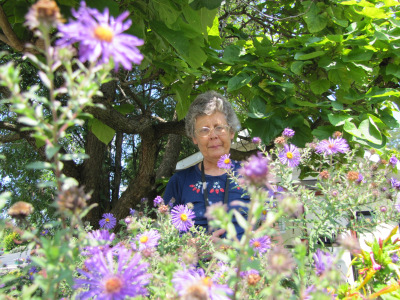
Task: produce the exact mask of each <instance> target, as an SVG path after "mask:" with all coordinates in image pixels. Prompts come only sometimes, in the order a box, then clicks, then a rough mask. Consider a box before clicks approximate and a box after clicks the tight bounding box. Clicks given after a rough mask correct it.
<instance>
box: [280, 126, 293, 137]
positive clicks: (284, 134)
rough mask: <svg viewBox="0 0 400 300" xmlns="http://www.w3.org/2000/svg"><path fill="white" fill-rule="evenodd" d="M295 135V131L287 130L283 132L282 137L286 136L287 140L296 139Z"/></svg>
mask: <svg viewBox="0 0 400 300" xmlns="http://www.w3.org/2000/svg"><path fill="white" fill-rule="evenodd" d="M294 134H295V131H294V130H293V129H290V128H285V129H284V130H283V132H282V136H284V137H285V138H291V137H294Z"/></svg>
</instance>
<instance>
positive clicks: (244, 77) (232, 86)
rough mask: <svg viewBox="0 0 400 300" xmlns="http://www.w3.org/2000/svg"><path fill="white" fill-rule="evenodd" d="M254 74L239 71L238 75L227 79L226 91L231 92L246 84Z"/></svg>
mask: <svg viewBox="0 0 400 300" xmlns="http://www.w3.org/2000/svg"><path fill="white" fill-rule="evenodd" d="M255 76H256V75H255V74H253V75H249V74H247V73H244V72H242V73H239V74H238V75H236V76H235V77H233V78H231V79H229V81H228V92H232V91H236V90H238V89H240V88H242V87H244V86H246V85H247V84H249V83H250V81H251V80H253V78H254V77H255Z"/></svg>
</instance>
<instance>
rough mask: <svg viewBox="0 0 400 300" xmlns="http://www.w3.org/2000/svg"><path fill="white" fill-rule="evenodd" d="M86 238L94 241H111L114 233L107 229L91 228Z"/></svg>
mask: <svg viewBox="0 0 400 300" xmlns="http://www.w3.org/2000/svg"><path fill="white" fill-rule="evenodd" d="M87 236H88V238H89V239H92V240H96V241H107V242H112V241H113V240H114V238H115V234H114V233H110V232H109V231H108V230H104V229H103V230H93V231H91V232H89V233H88V235H87Z"/></svg>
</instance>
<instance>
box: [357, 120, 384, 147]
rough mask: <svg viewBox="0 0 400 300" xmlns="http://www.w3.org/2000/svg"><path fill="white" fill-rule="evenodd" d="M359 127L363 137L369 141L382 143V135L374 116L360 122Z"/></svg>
mask: <svg viewBox="0 0 400 300" xmlns="http://www.w3.org/2000/svg"><path fill="white" fill-rule="evenodd" d="M358 129H359V131H360V132H361V134H362V137H363V138H364V139H366V140H367V141H369V142H371V143H374V144H380V143H382V135H381V133H380V131H379V129H378V127H377V126H376V124H375V123H374V121H373V120H372V118H370V117H369V118H368V119H365V120H363V121H362V122H361V123H360V126H358Z"/></svg>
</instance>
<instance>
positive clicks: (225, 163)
mask: <svg viewBox="0 0 400 300" xmlns="http://www.w3.org/2000/svg"><path fill="white" fill-rule="evenodd" d="M229 156H231V155H230V154H224V155H222V156H221V158H220V159H219V160H218V162H217V165H218V168H220V169H230V168H232V167H233V163H232V160H231V159H230V158H229Z"/></svg>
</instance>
